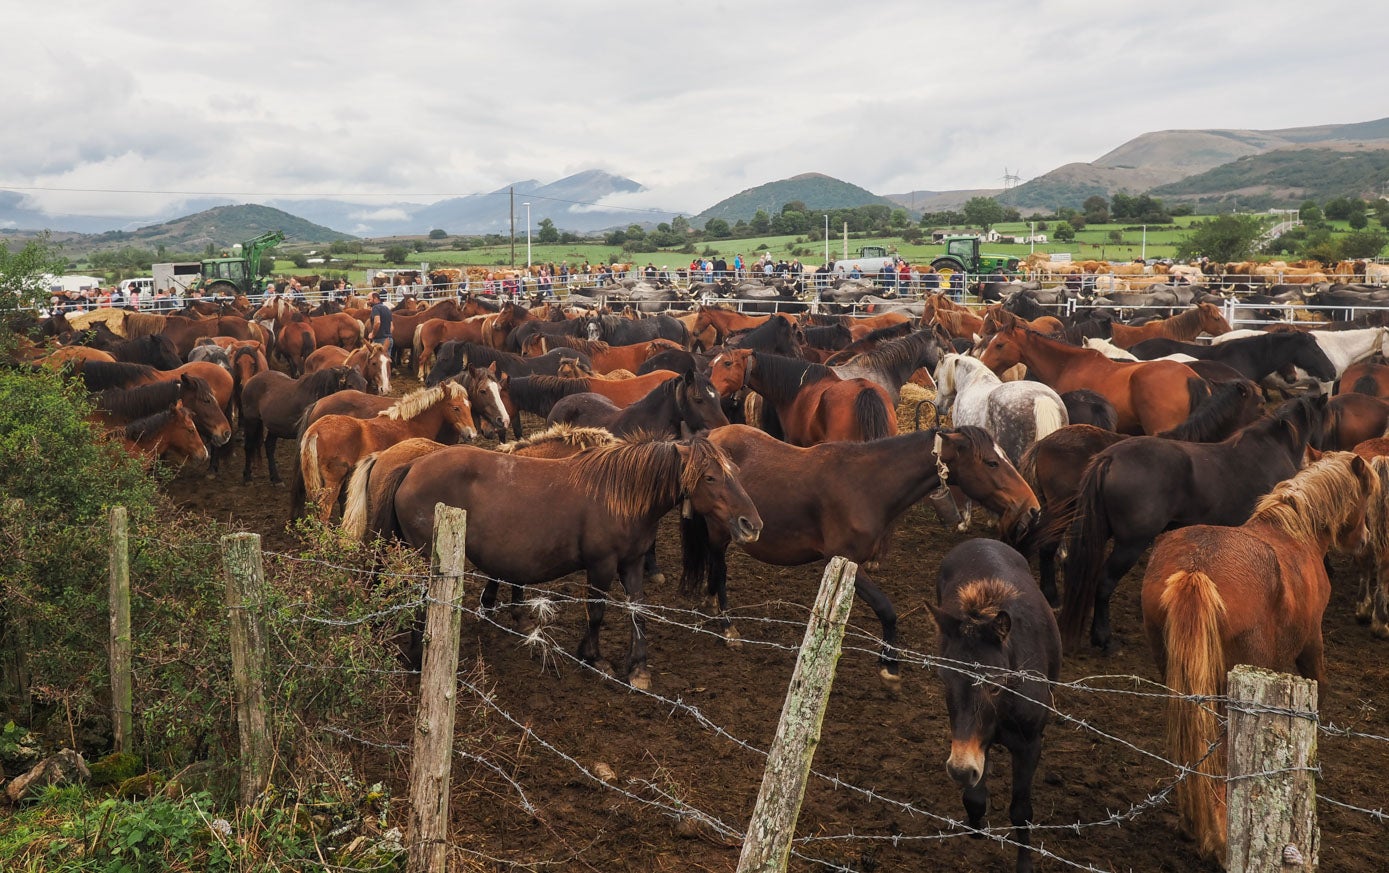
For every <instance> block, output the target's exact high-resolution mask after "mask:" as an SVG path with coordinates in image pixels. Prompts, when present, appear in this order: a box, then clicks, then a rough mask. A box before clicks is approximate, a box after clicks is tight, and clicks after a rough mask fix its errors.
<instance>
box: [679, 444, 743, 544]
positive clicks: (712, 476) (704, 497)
mask: <svg viewBox="0 0 1389 873" xmlns="http://www.w3.org/2000/svg"><path fill="white" fill-rule="evenodd" d="M678 447H679V451H680V459H681V462H682V467H681V470H680V490H681V491H682V492H683V496H684V497H685V498H686V499H688V500H689V501H690V506H691V508H692V509H693V510H694V511H695V512H697V513H699V514H700V515H703V516H708V517H711V518H713V519H715V520H716V521H718V522H720V523H722V524H723V525H724V527H726V528H727V529H728V532H729V534H730V535H731V536H732V538H733V541H734V542H735V543H751V542H755V541H756V540H757V538H758V537H759V536H761V534H762V516H761V515H759V514H758V512H757V507H756V506H754V505H753V502H752V498H751V497H749V496H748V493H747V491H745V490H744V489H743V485H742V483H741V482H739V481H738V468H737V467H736V466H734V464H733V462H732V461H731V460H729V458H728V455H726V454H724V451H723V449H721V448H719V447H718V446H716V445H714V444H713V443H712V442H710V441H709V440H707V439H705V438H704V437H700V436H697V437H694V438H693V439H691V440H690V441H689V442H688V443H680V444H678Z"/></svg>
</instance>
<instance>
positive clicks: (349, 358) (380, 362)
mask: <svg viewBox="0 0 1389 873" xmlns="http://www.w3.org/2000/svg"><path fill="white" fill-rule="evenodd" d="M329 367H347V368H348V369H350V370H356V371H357V372H359V373H361V374H362V378H363V379H366V380H367V387H369V388H370V389H371V390H372V391H375V392H376V393H377V394H389V393H391V356H390V355H388V354H386V349H385V347H384V346H382V345H381V344H380V343H373V342H368V343H365V344H363V345H360V346H358V347H357V348H355V349H353V350H352V351H350V352H349V351H348V350H347V349H344V348H342V347H341V346H324V347H323V348H321V349H316V350H315V351H314V353H313V354H312V355H309V357H308V358H307V359H306V360H305V361H304V373H303V375H305V376H307V375H308V374H310V373H317V372H318V371H319V370H326V369H328V368H329Z"/></svg>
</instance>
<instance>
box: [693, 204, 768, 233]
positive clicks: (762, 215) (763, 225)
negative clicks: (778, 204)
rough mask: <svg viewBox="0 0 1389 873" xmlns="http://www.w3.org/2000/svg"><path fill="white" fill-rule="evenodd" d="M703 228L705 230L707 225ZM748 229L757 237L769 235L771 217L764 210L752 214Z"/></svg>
mask: <svg viewBox="0 0 1389 873" xmlns="http://www.w3.org/2000/svg"><path fill="white" fill-rule="evenodd" d="M704 226H705V227H706V228H707V227H708V226H709V225H708V224H705V225H704ZM748 229H749V230H751V231H752V232H753V233H754V234H757V235H758V236H762V235H763V234H766V233H769V232H770V231H771V229H772V217H771V216H770V215H768V214H767V213H766V211H765V210H762V209H759V210H757V212H756V213H754V214H753V216H752V221H749V222H748Z"/></svg>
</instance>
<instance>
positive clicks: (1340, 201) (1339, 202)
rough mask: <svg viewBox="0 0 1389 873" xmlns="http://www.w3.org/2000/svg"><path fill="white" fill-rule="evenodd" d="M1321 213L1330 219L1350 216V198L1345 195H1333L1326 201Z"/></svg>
mask: <svg viewBox="0 0 1389 873" xmlns="http://www.w3.org/2000/svg"><path fill="white" fill-rule="evenodd" d="M1322 214H1323V215H1325V216H1326V217H1327V218H1329V219H1331V220H1332V221H1345V220H1346V219H1347V218H1350V200H1348V199H1347V198H1345V197H1333V198H1331V199H1330V200H1328V201H1326V206H1325V207H1323V208H1322Z"/></svg>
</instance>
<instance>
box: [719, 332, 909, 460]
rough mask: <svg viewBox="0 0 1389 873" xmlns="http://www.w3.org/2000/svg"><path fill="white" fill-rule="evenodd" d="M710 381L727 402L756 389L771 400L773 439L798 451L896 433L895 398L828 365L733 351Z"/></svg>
mask: <svg viewBox="0 0 1389 873" xmlns="http://www.w3.org/2000/svg"><path fill="white" fill-rule="evenodd" d="M710 367H711V374H710V379H711V380H712V381H713V383H714V388H715V390H717V391H718V392H719V394H720V395H721V396H723V397H732V396H733V395H734V394H736V393H737V392H739V391H741V390H742V389H743V388H751V389H752V390H753V391H756V392H757V393H758V394H760V395H762V397H763V398H764V399H765V400H766V401H767V403H766V405H765V406H764V407H763V408H764V410H767V409H772V410H774V411H775V420H774V421H769V419H768V417H767V416H766V415H765V413H764V423H769V424H770V430H769V431H768V432H769V433H771V434H772V435H773V436H778V437H780V436H782V435H783V434H784V435H785V439H786V441H787V442H788V443H790V444H791V445H793V446H813V445H815V444H817V443H823V442H832V441H839V440H853V441H858V442H863V441H867V440H876V439H882V438H883V437H889V436H893V435H894V434H896V433H897V416H896V414H895V412H894V407H893V402H892V397H891V395H889V394H888V392H887V391H886V390H885V389H884V388H883V387H882V386H881V385H879V384H877V383H876V382H872V381H870V380H868V379H841V378H839V375H838V374H837V373H835V372H834V371H833V370H831V369H830V368H829V367H826V366H825V365H823V364H812V363H810V362H808V361H798V360H795V359H794V358H784V357H781V356H779V355H771V354H766V353H764V352H755V351H751V350H749V349H734V350H733V351H730V352H725V353H723V354H721V355H719V356H718V357H716V358H714V360H713V361H712V362H711V364H710Z"/></svg>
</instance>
